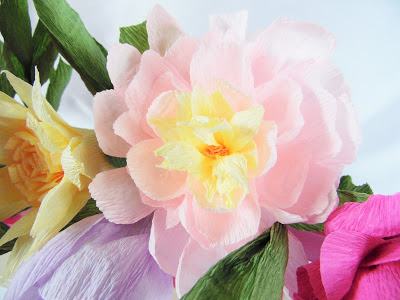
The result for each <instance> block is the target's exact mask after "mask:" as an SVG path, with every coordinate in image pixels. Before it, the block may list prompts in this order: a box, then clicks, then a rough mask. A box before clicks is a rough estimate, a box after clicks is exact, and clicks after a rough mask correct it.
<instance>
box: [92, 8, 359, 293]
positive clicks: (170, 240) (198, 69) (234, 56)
mask: <svg viewBox="0 0 400 300" xmlns="http://www.w3.org/2000/svg"><path fill="white" fill-rule="evenodd" d="M246 23H247V13H245V12H241V13H237V14H233V15H223V16H211V17H210V30H209V32H208V33H207V34H205V35H204V36H203V37H201V38H192V37H190V36H189V35H187V34H186V33H185V32H184V31H183V29H182V28H181V27H180V26H179V25H178V24H177V22H176V21H175V20H174V19H173V18H172V17H171V16H170V15H169V14H168V13H167V12H166V11H165V10H164V9H163V8H162V7H160V6H158V5H157V6H155V7H154V9H153V10H152V11H151V13H150V15H149V17H148V20H147V25H146V26H147V32H148V40H149V45H150V50H147V51H145V52H144V53H143V54H141V53H139V51H138V50H137V49H136V48H134V47H132V46H130V45H127V44H118V45H115V46H113V47H112V48H111V49H110V51H109V54H108V62H107V69H108V72H109V75H110V78H111V81H112V83H113V85H114V89H113V90H108V91H104V92H101V93H98V94H97V95H96V96H95V99H94V117H95V132H96V136H97V138H98V141H99V145H100V147H101V148H102V149H103V151H104V152H105V153H106V154H109V155H112V156H118V157H126V158H127V167H126V168H120V169H115V170H111V171H107V172H103V173H100V174H99V175H98V176H96V178H95V179H94V180H93V182H92V184H91V185H90V192H91V194H92V197H93V198H94V199H95V200H96V203H97V206H98V207H99V208H100V209H101V210H102V211H103V212H104V215H105V217H106V218H107V219H108V220H109V221H111V222H114V223H121V224H130V223H135V222H137V221H139V220H141V219H142V218H144V217H146V216H147V215H149V214H150V213H152V212H154V216H153V223H152V229H151V235H150V244H149V245H150V252H151V254H152V255H153V256H154V258H155V259H156V261H157V262H158V264H159V265H160V267H161V268H162V269H163V270H164V271H165V272H167V273H168V274H171V275H173V276H175V277H176V280H177V281H176V283H177V291H178V295H179V296H180V295H183V294H184V293H185V292H187V291H188V290H189V289H190V288H191V287H192V286H193V285H194V283H195V282H196V281H197V280H198V279H199V277H200V276H202V275H203V274H204V273H205V272H206V271H207V269H208V268H209V267H211V266H212V265H213V264H214V263H216V262H217V261H218V260H219V259H221V258H223V257H224V256H225V255H226V254H227V253H229V252H231V251H233V250H235V249H237V248H238V247H240V246H241V245H243V244H244V243H246V242H247V241H249V240H251V239H252V238H254V237H255V236H257V235H258V234H259V233H260V232H262V231H263V230H265V229H266V228H269V227H270V226H271V225H272V224H273V223H274V222H276V221H279V222H281V223H285V224H287V223H294V222H310V223H316V222H323V221H325V219H326V218H327V216H328V215H329V214H330V212H331V211H332V210H333V209H335V208H336V206H337V202H338V199H337V195H336V187H337V185H338V181H339V177H340V174H341V172H342V169H343V167H344V164H348V163H351V162H352V161H353V160H354V159H355V157H356V151H357V148H358V145H359V141H360V134H359V127H358V124H357V121H356V116H355V114H354V111H353V106H352V104H351V102H350V92H349V89H348V87H347V85H346V83H345V82H344V80H343V77H342V75H341V73H340V72H339V71H338V70H337V69H336V68H335V67H334V66H333V64H332V63H331V62H330V61H329V57H330V55H331V54H332V52H333V50H334V47H335V40H334V38H333V36H332V35H331V34H329V33H327V32H326V31H325V30H324V29H322V28H321V27H319V26H316V25H313V24H310V23H297V22H294V21H291V20H288V19H280V20H277V21H276V22H274V23H273V24H272V25H271V26H270V27H269V28H267V29H266V30H263V31H260V32H258V33H255V34H253V35H251V36H250V37H248V38H246Z"/></svg>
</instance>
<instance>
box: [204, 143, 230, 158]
mask: <svg viewBox="0 0 400 300" xmlns="http://www.w3.org/2000/svg"><path fill="white" fill-rule="evenodd" d="M204 154H205V155H206V156H208V157H210V158H212V159H215V158H216V156H227V155H229V150H228V149H226V148H225V147H224V146H214V145H208V146H207V148H206V149H205V150H204Z"/></svg>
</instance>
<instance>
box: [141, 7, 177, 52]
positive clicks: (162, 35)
mask: <svg viewBox="0 0 400 300" xmlns="http://www.w3.org/2000/svg"><path fill="white" fill-rule="evenodd" d="M146 28H147V34H148V40H149V45H150V49H152V50H154V51H157V52H158V53H160V54H161V55H164V54H165V52H166V51H167V50H168V49H169V48H170V47H171V46H172V44H173V43H174V42H175V41H176V40H177V39H178V38H179V37H180V36H182V35H184V34H185V32H184V31H183V30H182V29H181V27H180V26H179V24H178V23H177V22H176V21H175V19H174V18H173V17H172V16H171V15H170V14H169V13H168V12H167V11H166V10H165V9H164V8H163V7H162V6H161V5H159V4H156V5H155V6H154V7H153V9H152V10H151V12H150V14H149V16H148V18H147V23H146Z"/></svg>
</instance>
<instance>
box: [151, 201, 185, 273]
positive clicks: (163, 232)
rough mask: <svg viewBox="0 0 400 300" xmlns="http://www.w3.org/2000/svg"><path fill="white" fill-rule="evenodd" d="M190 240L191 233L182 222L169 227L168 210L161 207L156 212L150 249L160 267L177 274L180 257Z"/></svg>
mask: <svg viewBox="0 0 400 300" xmlns="http://www.w3.org/2000/svg"><path fill="white" fill-rule="evenodd" d="M188 241H189V234H188V233H187V231H186V230H185V228H183V226H182V225H181V224H178V225H176V226H174V227H172V228H169V229H168V228H167V211H166V210H165V209H163V208H159V209H157V210H156V211H155V212H154V216H153V225H152V227H151V234H150V241H149V250H150V253H151V255H153V257H154V259H155V260H156V262H157V263H158V265H159V266H160V268H161V269H162V270H163V271H164V272H166V273H168V274H170V275H172V276H176V272H177V270H178V264H179V258H180V257H181V255H182V252H183V248H184V247H185V246H186V244H187V243H188Z"/></svg>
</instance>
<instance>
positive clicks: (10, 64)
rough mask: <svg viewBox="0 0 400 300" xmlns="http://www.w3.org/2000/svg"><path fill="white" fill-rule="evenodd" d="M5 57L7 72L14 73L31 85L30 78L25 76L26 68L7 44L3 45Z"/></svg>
mask: <svg viewBox="0 0 400 300" xmlns="http://www.w3.org/2000/svg"><path fill="white" fill-rule="evenodd" d="M3 57H4V59H5V61H6V65H7V68H6V69H7V70H8V71H10V72H11V73H13V74H14V75H15V76H17V77H18V78H21V79H23V80H25V81H26V82H28V83H30V82H29V80H28V78H29V77H26V76H25V71H24V66H23V65H22V64H21V63H20V61H19V60H18V58H17V57H16V56H15V55H14V54H13V53H12V52H11V51H10V49H9V48H8V47H7V44H6V43H4V45H3Z"/></svg>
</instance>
